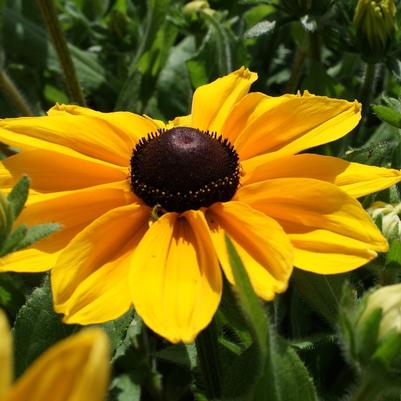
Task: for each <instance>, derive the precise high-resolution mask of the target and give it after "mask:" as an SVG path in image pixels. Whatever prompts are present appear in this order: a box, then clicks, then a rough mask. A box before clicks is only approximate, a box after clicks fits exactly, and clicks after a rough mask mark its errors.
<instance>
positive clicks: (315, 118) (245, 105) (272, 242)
mask: <svg viewBox="0 0 401 401" xmlns="http://www.w3.org/2000/svg"><path fill="white" fill-rule="evenodd" d="M256 78H257V76H256V74H255V73H252V72H250V71H249V70H247V69H245V68H241V69H239V70H237V71H235V72H233V73H231V74H229V75H227V76H225V77H223V78H220V79H217V80H216V81H214V82H212V83H210V84H208V85H204V86H202V87H200V88H198V89H197V90H196V91H195V93H194V97H193V103H192V114H190V115H187V116H183V117H177V118H176V119H174V120H173V121H171V122H169V123H167V124H164V123H163V122H161V121H156V120H152V119H151V118H148V117H142V116H139V115H136V114H133V113H129V112H114V113H100V112H96V111H93V110H90V109H86V108H82V107H78V106H64V105H57V106H55V107H54V108H52V109H51V110H50V111H49V113H48V116H43V117H27V118H14V119H5V120H1V121H0V140H1V141H3V142H5V143H9V144H12V145H14V146H16V147H18V148H20V149H21V152H20V153H18V154H16V155H14V156H12V157H9V158H8V159H6V160H3V168H2V169H1V170H0V179H1V183H2V185H3V187H4V188H8V187H10V186H11V185H12V184H13V183H14V182H15V180H16V179H18V177H19V176H20V175H21V174H22V173H26V174H28V175H29V176H30V178H31V179H32V188H33V190H32V191H31V194H30V197H29V200H28V203H27V207H26V208H25V210H24V211H23V213H22V214H21V217H20V220H21V221H23V222H24V223H26V224H36V223H39V222H43V221H44V222H49V221H55V222H59V223H61V224H62V225H63V227H64V228H63V230H61V231H60V232H58V233H56V234H54V235H53V236H52V237H50V238H48V239H44V240H41V241H39V242H38V243H37V244H35V246H34V247H31V248H29V249H25V250H23V251H19V252H16V253H14V254H12V255H9V256H7V257H6V258H4V259H2V260H1V261H0V270H1V269H2V270H11V271H20V272H21V271H30V272H34V271H44V270H47V269H52V272H51V284H52V290H53V298H54V304H55V309H56V311H57V312H59V313H63V314H64V321H65V322H66V323H80V324H92V323H98V322H104V321H107V320H111V319H115V318H117V317H119V316H120V315H122V314H123V313H124V312H126V311H127V309H128V308H129V307H130V306H131V305H132V304H133V305H134V307H135V308H136V310H137V312H138V313H139V314H140V316H141V317H142V318H143V319H144V321H145V323H146V324H147V325H148V326H149V327H150V328H151V329H153V330H154V331H155V332H157V333H159V334H160V335H162V336H164V337H165V338H167V339H168V340H170V341H172V342H178V341H184V342H190V341H193V339H194V338H195V336H196V335H197V333H198V332H199V331H200V330H202V329H203V328H204V327H205V326H207V324H208V323H209V322H210V320H211V319H212V317H213V314H214V313H215V311H216V309H217V307H218V305H219V302H220V297H221V292H222V272H224V274H225V276H226V277H227V279H228V280H229V281H230V282H231V283H233V276H232V272H231V267H230V263H229V259H228V255H227V251H226V246H225V241H224V233H227V235H228V236H229V237H230V238H231V239H232V240H233V242H234V244H235V246H236V248H237V250H238V252H239V254H240V256H241V258H242V260H243V262H244V264H245V268H246V270H247V272H248V275H249V277H250V280H251V283H252V285H253V287H254V289H255V291H256V292H257V294H258V295H259V296H260V297H261V298H263V299H265V300H271V299H272V298H274V296H275V294H276V293H280V292H283V291H285V289H286V288H287V285H288V279H289V277H290V275H291V271H292V267H293V265H295V266H297V267H299V268H301V269H304V270H308V271H312V272H316V273H321V274H334V273H340V272H346V271H349V270H352V269H355V268H357V267H359V266H361V265H363V264H365V263H367V262H368V261H369V260H371V259H373V258H374V257H376V256H377V253H376V252H384V251H386V250H387V248H388V245H387V242H386V240H385V239H384V237H383V236H382V234H381V233H380V232H379V230H378V229H377V228H376V226H375V225H374V224H373V223H372V221H371V220H370V218H369V216H368V214H367V213H366V212H365V211H364V210H363V208H362V207H361V205H360V204H359V203H358V202H357V201H356V200H355V199H354V198H355V197H358V196H362V195H366V194H368V193H371V192H374V191H378V190H381V189H383V188H386V187H388V186H390V185H393V184H394V183H396V182H399V181H400V180H401V174H400V172H399V171H396V170H390V169H384V168H379V167H370V166H365V165H361V164H357V163H350V162H347V161H344V160H340V159H337V158H334V157H327V156H320V155H314V154H307V153H302V154H297V153H298V152H301V151H304V150H305V149H308V148H311V147H314V146H318V145H321V144H324V143H327V142H330V141H334V140H336V139H338V138H341V137H342V136H344V135H345V134H347V133H348V132H349V131H350V130H352V129H353V128H354V127H355V126H356V125H357V123H358V121H359V119H360V109H361V107H360V104H359V103H357V102H353V103H350V102H347V101H345V100H338V99H329V98H326V97H319V96H313V95H311V94H309V93H307V92H305V93H304V94H303V95H300V94H298V95H284V96H280V97H270V96H266V95H264V94H262V93H250V94H247V93H248V91H249V88H250V85H251V84H252V82H254V81H255V80H256ZM163 130H164V131H163ZM155 215H156V217H157V216H159V217H160V218H154V217H155Z"/></svg>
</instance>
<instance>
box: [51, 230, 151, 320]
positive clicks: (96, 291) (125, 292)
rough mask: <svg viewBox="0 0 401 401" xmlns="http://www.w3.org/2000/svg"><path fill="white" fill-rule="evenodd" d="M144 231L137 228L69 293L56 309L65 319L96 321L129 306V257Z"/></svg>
mask: <svg viewBox="0 0 401 401" xmlns="http://www.w3.org/2000/svg"><path fill="white" fill-rule="evenodd" d="M144 234H145V230H144V229H139V230H137V231H136V233H135V235H134V239H133V240H131V241H130V242H129V243H128V244H127V245H126V246H125V247H124V248H123V250H122V251H121V252H119V254H118V256H117V257H115V258H113V260H112V261H111V262H108V263H106V264H104V265H103V266H102V267H100V268H99V269H97V270H96V271H94V272H93V273H92V274H90V275H89V276H88V277H86V278H85V279H84V280H82V281H81V282H77V283H76V284H77V287H76V289H75V291H74V292H73V293H72V295H71V297H70V298H69V299H68V301H67V302H66V303H64V304H63V305H58V306H57V311H58V312H60V313H64V314H65V316H64V319H63V321H64V322H65V323H70V324H71V323H79V324H81V325H86V324H95V323H101V322H106V321H110V320H113V319H117V318H118V317H120V316H121V315H123V314H124V313H125V312H126V311H127V310H128V309H129V308H130V306H131V294H130V291H129V286H128V277H129V266H130V263H129V259H130V257H131V254H132V252H133V250H134V249H135V248H136V246H137V244H138V242H139V241H140V239H141V238H142V237H143V235H144Z"/></svg>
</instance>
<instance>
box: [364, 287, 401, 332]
mask: <svg viewBox="0 0 401 401" xmlns="http://www.w3.org/2000/svg"><path fill="white" fill-rule="evenodd" d="M377 309H380V310H381V311H382V319H381V322H380V326H379V339H381V338H383V337H384V336H385V335H386V334H388V333H389V332H390V331H394V330H395V331H396V332H398V333H400V334H401V284H394V285H387V286H385V287H381V288H379V289H378V290H376V291H374V292H372V293H371V294H369V295H368V299H367V302H366V307H365V310H364V311H363V313H362V315H361V317H360V319H359V322H358V324H363V323H364V321H365V320H366V319H368V317H369V316H370V314H371V313H373V312H374V311H375V310H377Z"/></svg>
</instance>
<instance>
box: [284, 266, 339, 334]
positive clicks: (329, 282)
mask: <svg viewBox="0 0 401 401" xmlns="http://www.w3.org/2000/svg"><path fill="white" fill-rule="evenodd" d="M344 281H345V275H341V274H338V275H335V276H322V275H319V274H314V273H309V272H305V271H302V270H299V269H294V271H293V274H292V277H291V282H292V283H293V285H294V286H295V288H296V290H297V291H298V292H299V294H300V295H301V296H302V298H303V299H304V300H305V301H306V302H307V303H308V304H309V306H310V307H311V308H312V309H313V310H315V311H316V312H318V313H319V314H320V315H321V316H323V317H324V318H325V319H326V320H327V321H328V322H329V323H330V324H331V325H332V326H333V327H335V326H336V324H337V314H338V308H339V303H340V300H341V293H342V285H343V283H344Z"/></svg>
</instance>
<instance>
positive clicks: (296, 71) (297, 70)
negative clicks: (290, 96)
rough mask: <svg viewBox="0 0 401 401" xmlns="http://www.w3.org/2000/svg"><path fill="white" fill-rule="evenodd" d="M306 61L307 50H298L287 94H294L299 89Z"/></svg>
mask: <svg viewBox="0 0 401 401" xmlns="http://www.w3.org/2000/svg"><path fill="white" fill-rule="evenodd" d="M304 60H305V50H303V49H297V51H296V53H295V56H294V61H293V63H292V66H291V76H290V79H289V81H288V83H287V87H286V93H293V92H295V90H296V89H297V87H298V82H299V76H300V74H301V68H302V65H303V63H304Z"/></svg>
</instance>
